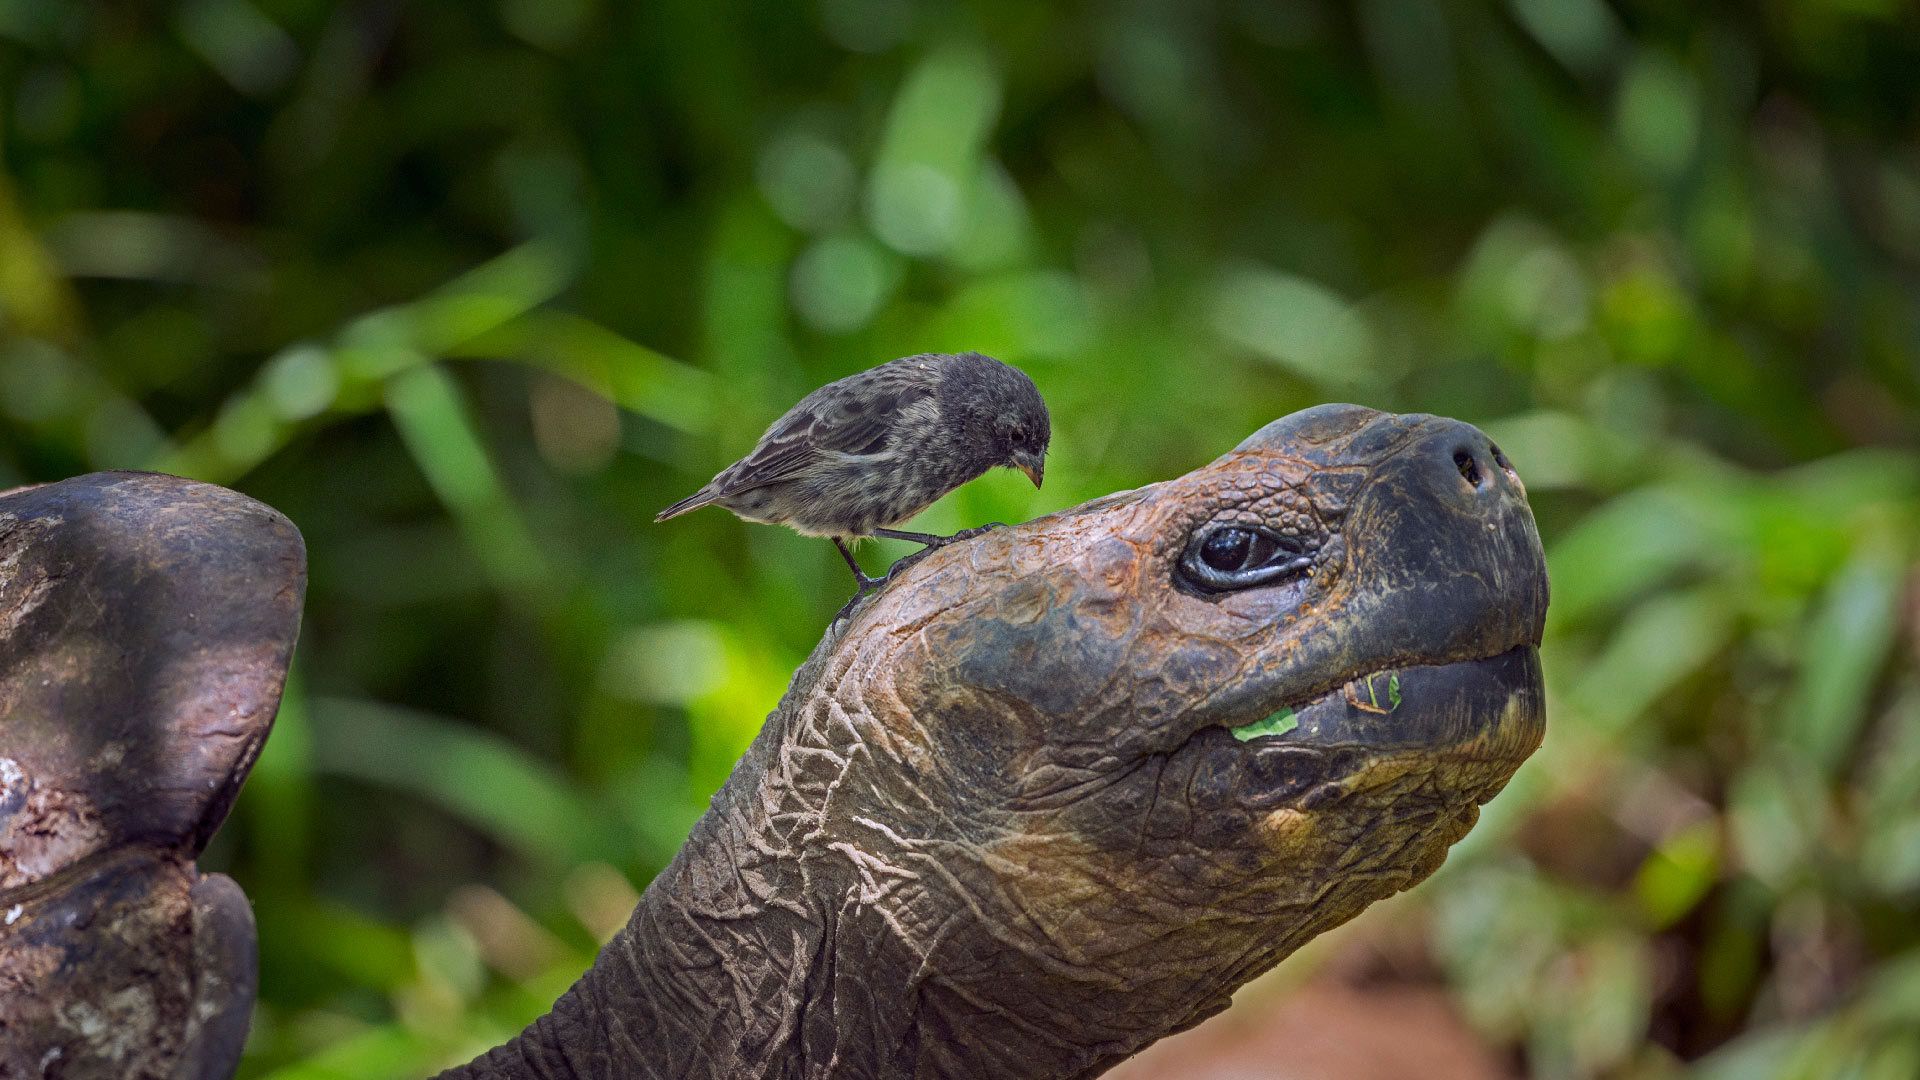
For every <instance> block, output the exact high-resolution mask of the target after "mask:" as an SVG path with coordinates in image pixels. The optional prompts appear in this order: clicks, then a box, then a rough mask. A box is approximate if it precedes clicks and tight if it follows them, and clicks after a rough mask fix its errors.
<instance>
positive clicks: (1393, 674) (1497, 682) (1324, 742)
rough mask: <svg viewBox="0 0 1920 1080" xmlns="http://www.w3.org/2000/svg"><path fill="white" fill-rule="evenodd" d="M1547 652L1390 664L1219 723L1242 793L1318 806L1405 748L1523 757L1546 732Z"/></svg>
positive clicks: (1486, 757)
mask: <svg viewBox="0 0 1920 1080" xmlns="http://www.w3.org/2000/svg"><path fill="white" fill-rule="evenodd" d="M1542 700H1543V689H1542V683H1541V674H1540V656H1539V653H1538V651H1537V650H1536V649H1534V647H1533V646H1531V645H1522V646H1520V647H1518V648H1514V649H1511V650H1508V651H1507V652H1504V653H1501V654H1499V655H1497V656H1490V657H1486V658H1484V659H1479V660H1461V661H1455V662H1453V663H1448V664H1415V665H1407V666H1401V667H1386V668H1380V669H1378V670H1376V671H1371V672H1368V673H1366V674H1364V675H1361V676H1358V677H1356V678H1354V679H1352V680H1350V681H1348V682H1347V683H1346V684H1345V685H1344V686H1341V687H1338V688H1336V689H1333V690H1329V691H1327V692H1326V693H1323V694H1320V695H1319V696H1317V697H1313V698H1309V699H1305V700H1301V701H1298V702H1294V703H1291V704H1289V705H1286V706H1283V707H1281V708H1279V709H1277V710H1275V711H1273V712H1271V713H1269V714H1267V715H1266V716H1264V717H1260V718H1258V719H1254V720H1251V721H1248V722H1245V723H1241V724H1237V725H1222V726H1221V728H1218V729H1214V730H1215V731H1218V732H1219V735H1213V734H1212V733H1209V737H1210V738H1220V737H1221V736H1230V737H1231V738H1232V739H1233V740H1235V741H1237V742H1238V743H1239V750H1240V752H1239V755H1238V756H1239V761H1238V765H1239V768H1238V770H1237V771H1238V773H1239V774H1240V775H1239V783H1238V784H1237V785H1236V786H1237V788H1238V791H1237V794H1238V796H1239V797H1238V799H1237V800H1236V801H1237V802H1239V803H1240V805H1242V806H1243V807H1246V808H1248V809H1254V810H1268V809H1279V808H1282V807H1289V806H1291V807H1295V808H1298V809H1303V810H1312V809H1315V808H1316V807H1319V806H1322V805H1324V804H1326V803H1328V802H1330V801H1333V800H1336V799H1338V798H1340V797H1342V796H1344V795H1345V794H1347V793H1348V792H1349V791H1350V790H1351V787H1352V785H1351V784H1350V783H1349V781H1351V780H1352V778H1354V777H1355V776H1356V775H1357V774H1359V773H1361V772H1364V771H1366V769H1367V768H1368V766H1369V765H1371V764H1373V763H1376V762H1379V761H1382V760H1385V759H1391V758H1395V757H1399V756H1401V754H1402V753H1407V752H1417V753H1420V754H1422V755H1427V756H1429V757H1433V756H1443V757H1448V758H1461V759H1473V760H1481V761H1488V762H1497V761H1511V762H1512V763H1514V764H1516V765H1517V764H1518V763H1519V762H1520V761H1521V760H1523V759H1524V758H1525V757H1526V756H1527V755H1529V754H1531V753H1532V752H1533V751H1534V749H1535V748H1537V747H1538V746H1539V745H1540V738H1541V735H1542V734H1543V732H1544V715H1545V714H1544V710H1543V709H1542V707H1541V705H1542Z"/></svg>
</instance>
